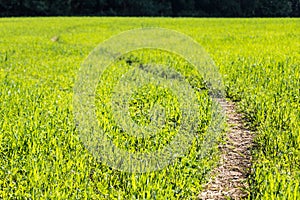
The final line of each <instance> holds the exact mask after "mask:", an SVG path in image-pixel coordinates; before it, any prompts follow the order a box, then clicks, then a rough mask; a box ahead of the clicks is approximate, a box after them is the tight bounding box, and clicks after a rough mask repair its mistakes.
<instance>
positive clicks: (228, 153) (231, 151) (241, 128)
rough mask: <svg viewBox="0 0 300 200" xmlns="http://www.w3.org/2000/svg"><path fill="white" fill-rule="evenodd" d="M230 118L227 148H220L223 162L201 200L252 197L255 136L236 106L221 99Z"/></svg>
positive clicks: (222, 145) (212, 174)
mask: <svg viewBox="0 0 300 200" xmlns="http://www.w3.org/2000/svg"><path fill="white" fill-rule="evenodd" d="M218 101H219V103H220V105H221V106H222V107H223V109H224V111H225V112H226V115H227V123H228V126H229V130H228V131H227V133H226V136H225V137H226V142H225V144H220V145H219V149H220V151H221V159H220V163H219V165H218V167H217V168H216V169H214V170H213V172H212V173H211V177H212V178H211V180H210V181H209V183H208V184H207V185H206V186H205V188H204V190H203V192H202V193H201V194H199V196H198V199H202V200H209V199H246V198H247V197H248V195H249V185H248V183H247V177H248V176H249V173H250V167H251V160H252V158H251V148H252V146H253V133H252V132H251V131H250V130H248V129H247V128H246V127H245V125H244V123H243V120H242V115H241V114H239V113H237V112H236V109H235V104H234V103H233V102H229V101H226V100H225V99H218Z"/></svg>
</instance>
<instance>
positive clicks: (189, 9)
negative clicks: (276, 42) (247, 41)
mask: <svg viewBox="0 0 300 200" xmlns="http://www.w3.org/2000/svg"><path fill="white" fill-rule="evenodd" d="M82 15H85V16H172V17H177V16H190V17H299V16H300V0H0V16H82Z"/></svg>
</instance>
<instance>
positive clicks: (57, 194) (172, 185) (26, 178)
mask: <svg viewBox="0 0 300 200" xmlns="http://www.w3.org/2000/svg"><path fill="white" fill-rule="evenodd" d="M146 27H161V28H168V29H172V30H176V31H178V32H181V33H183V34H186V35H188V36H190V37H192V38H193V39H194V40H195V41H197V42H198V43H199V44H200V45H201V46H202V47H203V48H204V49H205V50H206V51H207V52H208V53H209V55H210V56H211V58H212V59H213V60H214V62H215V64H216V66H217V67H218V68H219V71H220V73H221V75H222V79H223V84H224V86H225V93H226V97H227V98H228V99H231V100H232V101H234V102H236V104H237V105H238V112H241V113H243V115H244V120H245V123H246V124H247V126H248V127H249V129H251V130H253V131H255V141H254V142H255V145H254V148H253V149H252V154H253V161H252V162H253V165H252V167H251V174H250V176H249V179H248V182H249V185H250V188H249V189H248V191H247V192H248V193H249V199H293V200H296V199H299V198H300V123H299V122H300V19H293V18H284V19H283V18H282V19H280V18H274V19H258V18H257V19H256V18H253V19H230V18H228V19H223V18H218V19H217V18H207V19H206V18H201V19H196V18H108V17H103V18H101V17H78V18H73V17H72V18H60V17H55V18H0V199H196V197H197V195H198V194H199V193H200V192H201V190H202V188H203V186H204V184H205V183H207V182H208V180H209V178H210V171H211V170H212V169H213V168H214V167H216V166H217V164H218V160H219V155H220V154H219V151H218V147H217V145H218V142H223V140H224V138H223V137H222V136H220V137H219V138H217V140H216V142H215V143H213V144H212V145H211V146H210V147H209V149H207V150H206V151H207V153H206V154H205V156H201V155H203V154H202V151H203V149H201V148H200V146H201V144H202V143H203V142H205V138H206V137H205V135H206V134H208V133H207V128H208V126H209V124H208V123H209V121H210V119H211V114H212V112H211V99H210V97H209V92H208V91H207V87H206V85H205V81H204V80H203V78H202V76H201V73H199V74H197V73H195V71H193V70H194V69H193V66H192V65H191V64H190V63H188V62H187V61H186V60H185V59H184V58H182V57H179V56H178V55H171V54H170V53H169V52H163V51H158V50H157V51H150V50H140V51H136V52H131V53H129V54H127V55H124V56H122V57H120V59H119V60H117V61H116V62H115V63H113V64H112V65H111V67H110V69H111V70H110V71H106V72H105V73H104V75H103V76H102V77H99V85H98V87H97V94H98V95H96V96H97V97H96V105H97V109H96V110H97V117H98V120H99V124H100V125H101V126H102V127H105V128H106V129H105V130H107V134H108V135H111V137H112V140H113V142H114V143H115V144H116V145H117V146H119V147H120V148H123V149H126V150H128V151H131V152H136V151H140V152H148V151H153V150H156V149H159V148H161V147H162V146H164V145H166V144H168V141H170V140H171V139H172V137H173V136H174V135H175V134H176V131H177V130H176V128H174V127H175V125H176V124H180V119H181V116H180V112H179V111H178V109H179V108H178V102H177V101H176V97H174V94H172V92H170V91H169V90H168V89H166V88H163V87H157V86H155V85H151V84H149V85H146V86H145V87H141V88H140V89H139V90H138V91H136V93H135V94H134V95H133V96H132V99H131V101H130V103H129V104H130V105H129V111H130V117H131V118H132V119H133V120H134V121H135V122H137V123H138V124H139V125H141V126H142V125H145V124H148V123H149V120H150V117H149V110H151V109H152V107H151V105H152V104H153V102H155V103H159V104H160V105H162V106H163V107H165V108H166V110H167V111H168V112H167V119H166V125H165V126H164V127H163V129H162V131H161V132H159V133H158V134H157V135H156V136H155V137H154V138H151V139H149V140H146V141H145V140H140V139H135V138H133V137H129V136H128V135H127V134H126V133H124V132H122V130H121V129H120V128H119V127H118V125H117V124H116V123H115V121H114V119H113V116H112V115H111V113H110V111H109V110H110V106H109V97H110V95H111V93H112V87H113V84H114V83H115V82H116V80H117V79H118V77H121V76H122V73H124V72H125V71H126V70H128V69H130V68H133V67H135V66H140V64H142V63H145V62H148V61H149V60H150V61H151V62H154V63H159V64H168V65H170V66H172V67H174V69H176V70H177V71H180V72H181V73H182V74H183V75H184V77H185V78H186V79H187V81H188V83H189V84H190V85H191V86H192V88H201V90H196V89H195V94H196V97H197V99H198V101H199V105H200V109H199V119H198V120H199V126H198V129H197V135H198V137H195V139H194V140H193V142H192V145H191V148H190V150H189V152H188V153H187V154H186V155H185V156H183V157H180V158H177V159H175V160H174V162H173V163H171V164H170V165H169V166H168V167H166V168H164V169H162V170H159V171H154V172H147V173H141V174H135V173H126V172H122V171H118V170H115V169H112V168H111V167H109V166H107V165H105V164H103V163H101V162H99V161H97V160H96V158H95V157H93V155H92V154H91V153H90V152H89V151H88V150H87V149H86V148H85V146H84V144H83V143H82V142H81V140H80V137H79V133H78V130H77V127H76V123H75V120H74V113H73V94H74V92H73V88H74V84H75V81H76V77H77V73H78V71H79V69H80V66H81V64H82V63H83V62H84V60H85V59H86V58H87V57H88V55H89V54H90V52H91V51H93V49H94V48H95V47H97V46H98V44H99V43H101V42H103V41H105V40H107V39H109V38H110V37H112V36H114V35H116V34H119V33H122V32H124V31H127V30H130V29H134V28H146ZM128 60H129V61H130V62H129V61H128ZM132 63H133V64H132ZM118 66H123V68H118Z"/></svg>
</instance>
